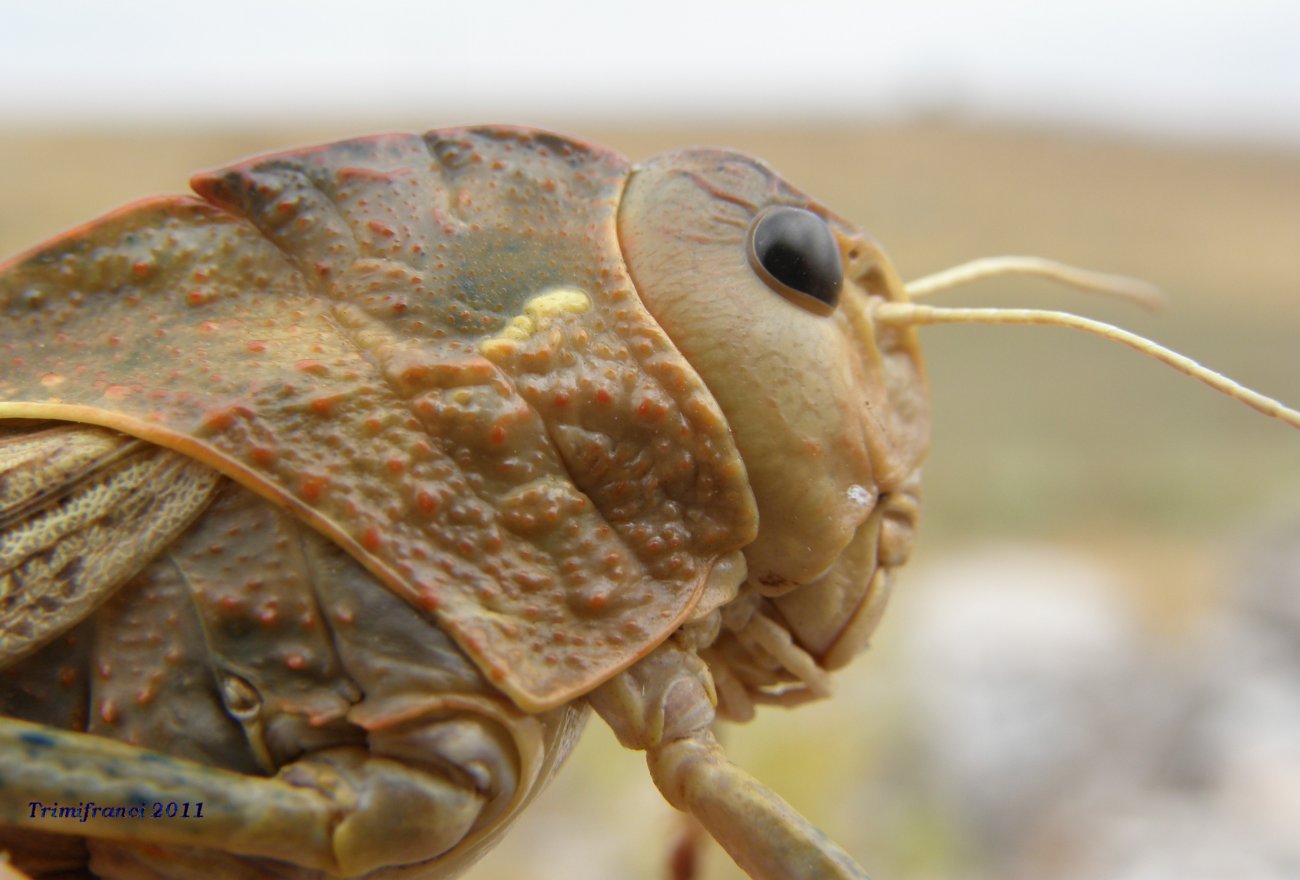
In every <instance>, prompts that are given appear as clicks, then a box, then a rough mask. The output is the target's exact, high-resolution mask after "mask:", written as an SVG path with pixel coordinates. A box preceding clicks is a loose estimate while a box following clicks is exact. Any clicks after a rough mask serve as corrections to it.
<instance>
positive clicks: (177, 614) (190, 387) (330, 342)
mask: <svg viewBox="0 0 1300 880" xmlns="http://www.w3.org/2000/svg"><path fill="white" fill-rule="evenodd" d="M194 188H195V190H196V191H197V192H198V193H199V195H200V196H202V197H203V200H198V199H193V198H186V197H176V198H164V199H156V200H152V201H147V202H143V203H139V204H136V205H132V206H129V207H127V208H124V209H122V210H120V211H118V212H115V213H113V214H111V215H109V216H107V217H105V218H102V219H101V220H99V221H96V222H94V223H92V224H90V225H88V226H85V227H82V228H80V229H77V230H74V231H73V232H71V233H68V234H67V235H65V236H63V237H61V238H59V239H57V240H55V241H54V242H51V243H49V244H47V245H44V246H42V247H41V248H38V249H36V250H34V251H32V252H30V253H28V254H24V255H21V256H20V257H18V258H16V259H14V260H12V261H10V262H9V263H7V264H4V265H3V266H0V312H2V313H3V321H4V324H3V330H2V332H0V362H3V363H4V365H5V366H4V371H3V373H0V561H2V562H3V568H2V569H0V577H2V578H3V580H0V714H2V715H3V716H7V717H0V756H2V757H3V761H0V768H3V769H0V849H3V848H10V849H11V850H12V851H13V853H14V855H15V858H16V859H17V863H18V864H19V866H21V867H24V868H25V869H26V870H28V871H29V872H32V873H36V874H39V873H42V872H46V871H62V870H78V871H84V870H89V871H90V872H92V873H93V874H95V875H97V876H101V877H135V876H141V875H143V874H146V873H150V872H151V873H152V875H155V876H176V877H188V876H194V877H200V876H201V877H216V876H230V877H245V876H317V875H318V874H317V872H323V873H324V874H328V875H347V876H375V877H380V876H382V877H399V876H412V877H414V876H426V877H442V876H452V875H454V874H455V873H457V872H458V871H459V870H460V869H461V868H463V867H464V866H465V865H467V864H468V863H470V862H472V861H473V859H475V858H476V857H477V856H478V855H480V854H481V853H482V852H483V851H484V850H485V849H486V847H487V846H488V845H490V843H491V841H492V840H493V839H495V837H496V836H497V835H499V834H500V833H501V832H502V831H503V830H504V829H505V828H506V827H507V826H508V825H509V822H510V820H511V819H512V818H513V817H514V816H515V815H516V814H517V813H518V812H519V810H520V809H522V808H523V806H525V805H526V803H527V801H528V800H529V799H530V798H531V797H532V796H533V795H534V794H535V793H536V791H537V790H539V789H540V787H541V786H542V785H543V784H544V783H545V781H546V780H547V779H548V778H549V777H550V775H551V774H552V773H553V772H554V770H555V769H556V767H557V766H558V764H559V763H560V761H562V760H563V758H564V756H565V755H566V754H567V752H568V750H569V748H570V747H571V745H572V743H573V742H574V740H575V738H576V735H577V732H578V730H579V728H580V725H581V723H582V720H583V718H584V717H585V714H584V710H585V708H586V706H588V705H590V706H591V707H593V708H594V709H595V710H596V711H597V713H598V714H600V715H601V717H602V718H603V719H604V720H605V721H606V722H607V723H609V724H610V725H611V727H612V728H613V729H614V731H615V732H616V734H617V735H618V736H619V738H620V740H621V741H622V742H623V743H624V744H625V745H627V746H629V747H631V748H636V749H643V750H645V751H646V752H647V757H648V759H649V763H650V769H651V773H652V775H653V777H654V779H655V781H656V783H657V785H658V786H659V788H660V790H661V791H662V792H663V793H664V795H665V797H667V798H668V800H669V801H670V802H671V803H673V804H674V805H675V806H677V807H679V808H681V809H684V810H687V811H690V812H692V813H693V814H694V815H695V816H696V817H697V818H698V819H699V820H700V821H701V823H702V824H703V825H704V826H705V827H706V828H707V829H708V830H709V831H710V833H711V834H712V835H713V836H714V837H715V838H717V839H718V840H719V842H720V843H722V845H723V846H724V847H726V848H727V850H728V852H729V853H731V855H732V856H733V857H734V858H735V859H736V860H737V862H738V863H740V865H741V866H742V867H743V868H745V870H747V871H748V872H749V873H750V874H751V875H752V876H754V877H756V878H778V877H780V878H785V877H808V878H814V877H816V878H821V877H841V878H847V877H861V876H863V875H862V872H861V869H860V868H858V867H857V866H856V865H855V864H854V863H853V862H852V860H851V859H850V858H849V857H848V856H847V855H845V854H844V853H843V852H842V851H840V850H839V849H838V848H836V847H835V846H834V845H833V844H831V843H829V842H828V841H826V840H825V838H824V837H822V836H821V835H820V834H819V833H818V832H816V830H815V829H813V828H811V826H809V825H808V824H807V823H806V822H805V821H804V820H803V819H802V818H801V817H799V816H798V815H797V814H796V813H795V812H794V811H793V810H792V809H791V808H790V807H789V806H788V805H786V804H785V803H784V802H783V801H781V800H780V799H779V798H778V797H776V796H775V795H773V794H772V793H771V792H769V791H768V790H767V789H765V788H764V787H763V786H761V785H760V784H759V783H758V782H757V781H755V780H753V779H752V778H750V777H749V776H748V775H746V774H745V773H744V772H743V771H741V770H740V769H739V768H737V767H735V766H734V765H732V764H730V763H729V762H728V761H727V760H726V758H725V756H724V755H723V753H722V751H721V749H720V748H719V747H718V745H717V743H716V741H715V740H714V739H713V736H712V733H711V725H712V722H713V720H714V717H715V714H716V715H718V716H721V717H724V718H731V719H737V720H743V719H746V718H748V717H749V716H750V715H752V712H753V706H754V704H755V703H762V702H777V703H786V704H791V703H797V702H799V701H802V700H805V699H809V698H815V697H819V696H824V695H825V694H826V693H827V683H826V674H827V671H828V670H830V669H833V668H836V667H838V666H840V665H842V664H843V663H845V662H847V660H848V659H849V658H851V657H852V656H853V655H854V654H855V653H856V652H857V651H858V650H859V649H860V648H861V647H862V646H863V645H864V644H865V643H866V640H867V638H868V637H869V636H870V634H871V631H872V630H873V629H874V627H875V624H876V622H877V621H878V620H879V617H880V614H881V612H882V610H883V607H884V603H885V601H886V599H887V597H888V592H889V576H890V572H891V571H892V569H893V568H895V567H896V566H898V565H901V564H902V563H903V562H905V561H906V559H907V556H908V553H909V551H910V547H911V541H912V535H913V531H914V528H915V523H916V517H917V505H918V502H917V490H918V483H919V466H920V462H921V459H922V457H923V456H924V453H925V448H926V445H927V443H928V432H929V421H928V401H927V396H926V392H925V382H924V376H923V371H922V367H921V362H920V354H919V348H918V346H917V342H916V338H915V331H914V330H913V328H912V326H911V325H912V324H913V323H917V322H921V321H931V320H939V319H951V318H945V317H944V316H945V314H946V315H953V314H956V313H957V312H958V311H960V310H946V311H945V310H934V309H929V310H926V309H925V307H913V306H911V305H910V302H909V297H908V294H907V291H906V290H905V288H904V286H903V285H902V284H901V282H900V281H899V280H898V278H897V277H896V276H895V274H894V272H893V269H892V268H891V267H890V265H889V263H888V261H887V260H886V259H885V257H884V256H883V254H882V253H881V252H880V250H879V248H878V247H877V246H876V245H875V244H874V243H873V242H872V241H870V239H868V238H867V237H866V236H864V235H863V234H862V233H860V232H858V231H857V230H855V229H853V228H852V227H851V226H849V225H848V224H847V223H845V222H844V221H842V220H841V219H839V218H838V217H836V216H835V215H833V214H832V213H830V212H829V211H827V210H826V209H825V208H824V207H822V206H821V205H820V204H818V203H816V202H815V201H813V200H811V199H810V198H809V197H807V196H806V195H804V194H802V193H800V192H798V191H797V190H795V189H793V188H791V187H789V186H788V185H787V184H785V183H784V182H783V181H781V179H780V178H779V177H777V176H776V175H775V174H774V173H773V172H772V171H771V170H770V169H769V168H767V167H766V166H765V165H763V164H762V163H760V162H757V161H755V160H753V159H749V158H747V157H744V156H740V155H738V154H735V153H730V152H725V151H719V150H683V151H677V152H673V153H667V154H664V155H662V156H659V157H656V158H655V159H652V160H650V161H648V162H646V163H644V164H642V165H639V166H635V167H633V166H631V165H629V164H628V163H627V162H625V161H624V160H623V159H621V158H620V157H618V156H616V155H614V154H612V153H610V152H608V151H606V150H603V149H600V148H596V147H592V146H590V145H587V144H582V143H580V142H576V141H573V140H569V139H566V138H563V137H559V136H556V135H551V134H546V133H542V132H535V131H530V130H524V129H515V128H506V127H492V128H480V129H454V130H441V131H434V132H430V133H429V134H426V135H424V136H413V135H389V136H381V137H376V138H369V139H363V140H356V141H347V142H343V143H339V144H334V145H329V146H325V147H319V148H312V149H306V150H300V151H294V152H288V153H283V154H278V155H273V156H268V157H263V158H259V159H255V160H252V161H249V162H246V163H243V164H240V165H236V166H233V167H231V168H228V169H223V170H220V171H216V172H211V173H208V174H203V175H200V176H198V177H197V178H195V180H194ZM778 209H796V210H795V212H794V215H793V218H794V219H793V222H796V224H805V225H807V224H809V223H811V226H812V233H813V235H814V237H817V236H820V238H819V239H818V240H819V241H820V242H821V247H820V251H819V253H821V254H822V257H819V259H824V258H826V255H827V254H829V255H830V257H829V258H830V259H831V260H832V262H834V258H835V254H836V252H838V257H839V259H840V260H841V261H842V268H841V266H840V264H838V263H836V264H835V266H834V271H835V272H838V273H839V274H836V275H833V276H828V277H823V278H821V279H820V282H821V283H819V284H816V285H811V286H809V287H808V288H807V289H806V290H803V289H800V288H799V287H798V286H797V285H798V283H799V282H798V281H797V280H796V281H794V282H789V281H788V278H789V277H790V276H788V275H787V274H785V271H786V270H785V269H783V268H781V267H775V268H774V270H773V272H771V273H769V272H768V271H767V266H766V265H765V264H764V265H760V266H759V268H760V269H762V270H763V271H762V272H756V271H755V265H754V261H755V259H756V258H755V257H754V255H753V251H752V242H753V238H754V236H753V234H752V232H753V228H754V227H755V225H756V224H757V223H759V222H763V221H761V220H760V219H756V218H763V217H767V216H771V215H772V214H773V212H774V211H777V210H778ZM810 217H811V218H812V219H811V220H810V219H809V218H810ZM786 219H790V218H789V216H787V218H786ZM818 271H827V270H826V269H825V266H822V267H821V268H820V269H819V270H818ZM760 276H763V277H760ZM791 283H793V284H794V285H795V287H793V288H792V289H786V288H787V287H789V285H790V284H791ZM945 283H948V282H945ZM828 292H830V293H829V294H828ZM805 294H806V295H805ZM816 297H822V298H823V299H822V300H816V301H814V300H815V299H816ZM936 316H937V317H936ZM59 798H62V799H63V800H64V801H65V802H66V801H68V800H71V799H73V798H76V799H79V800H80V801H82V802H88V801H91V800H94V801H96V802H98V803H99V804H101V805H108V806H124V807H125V806H129V805H132V804H134V803H135V802H137V801H139V802H145V801H155V800H157V801H168V802H170V801H179V802H184V803H198V802H203V803H204V805H205V806H206V808H207V810H208V813H207V816H206V818H205V819H204V821H203V822H201V823H199V822H193V823H185V822H156V823H125V822H120V821H116V820H115V819H114V818H113V817H105V816H99V815H96V816H87V818H86V820H85V821H78V822H77V823H64V824H59V823H50V822H41V821H38V820H37V818H36V817H35V815H34V814H32V815H29V814H30V813H31V812H32V808H31V807H30V805H31V804H32V803H36V802H39V803H41V804H43V805H44V804H47V803H52V802H55V801H57V800H58V799H59ZM294 866H296V867H294ZM286 872H287V873H286Z"/></svg>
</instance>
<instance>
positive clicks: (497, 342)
mask: <svg viewBox="0 0 1300 880" xmlns="http://www.w3.org/2000/svg"><path fill="white" fill-rule="evenodd" d="M590 308H591V298H590V297H589V296H587V294H586V293H585V292H584V291H582V290H579V289H578V288H576V287H556V288H554V289H552V290H548V291H547V292H546V293H539V294H538V295H537V296H535V297H533V298H532V299H530V300H528V302H526V303H524V313H523V314H522V315H516V316H515V317H513V318H511V319H510V321H509V323H507V324H506V326H505V327H502V328H501V332H500V333H498V334H497V335H495V336H490V337H488V338H487V339H484V340H483V341H482V342H480V343H479V351H480V352H482V353H483V354H484V355H487V356H488V357H491V356H493V355H500V354H507V353H509V352H511V351H513V350H514V348H515V344H516V343H519V342H523V341H524V340H525V339H528V337H530V336H532V335H533V334H534V333H536V332H537V331H538V330H539V329H541V328H542V327H543V326H545V325H546V324H547V323H549V319H551V318H556V317H559V316H561V315H565V314H579V313H581V312H585V311H587V310H588V309H590Z"/></svg>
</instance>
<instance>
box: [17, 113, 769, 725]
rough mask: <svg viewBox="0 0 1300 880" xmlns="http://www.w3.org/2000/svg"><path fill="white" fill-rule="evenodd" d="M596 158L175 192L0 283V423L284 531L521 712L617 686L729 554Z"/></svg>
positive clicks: (495, 138)
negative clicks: (406, 605)
mask: <svg viewBox="0 0 1300 880" xmlns="http://www.w3.org/2000/svg"><path fill="white" fill-rule="evenodd" d="M626 174H627V166H626V164H625V163H624V162H623V160H622V159H620V158H619V157H617V156H615V155H614V154H612V153H609V152H606V151H603V150H599V149H596V148H592V147H589V146H586V145H582V144H579V143H576V142H573V141H569V140H566V139H563V138H559V137H556V136H553V135H545V134H541V133H537V132H530V131H524V130H517V129H506V128H488V129H476V130H463V131H462V130H447V131H439V132H434V133H431V134H429V135H427V136H424V137H420V136H411V135H392V136H384V137H378V138H371V139H366V140H359V141H350V142H345V143H340V144H335V145H332V146H327V147H322V148H317V149H311V150H303V151H298V152H292V153H286V154H282V155H278V156H271V157H265V158H261V159H257V160H253V161H251V162H248V163H246V164H242V165H238V166H234V167H232V168H228V169H224V170H220V171H216V172H212V173H209V174H204V175H200V176H199V177H198V178H196V179H195V181H194V186H195V189H196V190H197V191H198V193H199V194H200V195H202V196H203V197H204V198H205V199H206V200H207V201H206V202H200V201H197V200H193V199H186V198H171V199H160V200H155V201H152V202H147V203H143V204H140V205H137V206H133V207H131V208H128V209H125V210H123V211H121V212H119V213H117V214H115V215H112V216H110V217H108V218H105V219H103V220H101V221H99V222H97V223H95V224H93V225H91V226H88V227H85V228H83V229H80V230H76V231H74V232H73V233H70V234H69V235H68V236H65V237H64V238H62V239H60V240H58V241H56V242H54V243H53V244H51V245H49V246H47V247H45V248H44V249H42V250H39V251H36V252H33V253H31V254H28V255H25V256H24V257H21V258H19V259H18V260H16V261H14V262H11V263H10V264H8V265H6V266H4V267H2V271H3V275H2V277H0V312H2V313H3V319H4V321H5V327H6V332H5V333H4V336H3V338H2V339H0V357H2V358H3V360H4V363H5V365H6V366H5V371H4V373H3V376H0V401H3V402H0V418H31V417H36V418H55V419H67V420H75V421H85V422H89V423H94V424H100V425H104V426H108V427H113V428H117V429H118V430H122V431H125V432H127V433H131V434H135V435H137V436H139V437H142V438H144V439H147V440H150V441H152V442H155V443H158V444H161V445H164V446H168V447H171V448H173V449H177V450H179V451H181V452H183V453H185V454H187V455H190V456H192V457H194V458H197V459H199V460H201V461H203V462H205V463H207V464H209V465H211V466H212V467H214V468H216V469H218V470H220V471H222V472H224V473H226V474H227V475H229V476H231V477H233V478H235V479H236V480H239V481H240V482H242V483H244V484H245V485H246V486H248V487H249V488H251V489H253V490H254V491H256V492H258V493H260V494H261V495H263V496H264V497H267V498H270V499H271V500H274V501H276V502H277V503H279V504H282V505H285V506H287V507H288V508H290V509H291V510H293V511H294V512H295V513H296V515H298V516H300V517H302V518H303V519H304V520H306V521H307V522H308V523H310V524H311V525H313V526H314V527H315V528H317V529H318V530H319V531H321V532H322V533H323V534H325V535H326V536H327V537H329V538H330V539H331V540H333V541H334V542H336V543H337V544H339V545H340V546H342V547H343V548H345V549H346V550H347V551H348V552H349V553H350V554H351V555H352V556H354V557H355V558H357V559H358V560H359V561H361V562H362V563H363V564H364V565H365V566H366V567H367V568H369V569H370V570H371V571H372V572H374V573H375V574H376V575H377V576H378V577H380V578H381V579H382V580H383V581H384V582H385V583H386V584H387V585H388V586H389V587H391V588H392V589H393V590H395V591H396V592H397V593H398V594H399V595H401V596H403V597H404V598H406V599H407V600H408V601H410V602H411V603H413V604H415V605H417V606H418V607H420V608H422V609H424V610H425V611H426V612H430V613H432V614H434V615H436V616H437V618H438V619H439V621H440V622H441V623H442V624H443V625H444V626H446V627H447V629H448V630H449V631H450V632H451V634H452V635H453V637H454V638H455V639H456V640H457V642H458V643H459V644H460V645H461V647H462V648H464V649H465V650H466V651H467V653H468V654H469V655H470V656H471V657H472V658H473V659H474V660H475V661H476V662H477V663H478V664H479V665H480V667H481V668H482V669H483V670H484V672H485V673H486V674H487V675H488V677H489V678H490V679H491V680H492V681H493V682H494V683H495V684H496V685H497V686H499V687H501V688H502V689H503V690H504V691H506V692H507V693H508V694H509V695H510V696H511V697H512V698H513V699H514V700H515V701H516V702H517V703H518V704H519V705H520V706H522V707H524V708H526V709H529V710H539V709H543V708H547V707H550V706H554V705H558V704H560V703H562V702H565V701H568V700H570V699H572V698H573V697H574V696H576V695H577V694H580V693H582V692H584V691H585V690H587V689H589V688H590V687H592V686H594V685H595V684H596V683H598V682H599V681H601V680H603V679H605V678H608V677H609V676H610V675H612V674H614V673H615V672H617V671H618V670H619V669H621V668H624V667H626V666H627V665H628V664H630V663H632V662H633V661H634V660H635V659H636V658H637V657H638V656H641V655H642V654H644V653H645V652H646V651H648V650H650V649H651V648H652V647H653V646H654V645H655V644H657V643H658V642H659V641H660V640H662V639H663V638H665V637H666V636H667V635H668V633H670V632H671V631H672V630H673V629H674V628H675V627H676V626H678V625H679V624H680V623H681V622H682V621H683V620H684V619H685V618H686V617H687V616H688V615H689V613H690V611H691V608H692V606H693V605H694V604H695V603H696V602H697V601H698V600H699V597H700V595H701V593H702V591H703V590H704V585H705V583H706V580H707V578H708V576H709V573H710V570H711V569H712V567H713V566H714V563H715V561H716V560H717V559H718V558H719V557H722V556H725V555H726V554H729V553H732V552H734V551H735V550H736V549H737V548H738V547H740V546H742V545H744V544H746V543H748V542H749V541H750V540H751V538H752V537H753V531H754V521H755V514H754V509H753V501H752V496H751V494H750V489H749V487H748V484H747V482H746V479H745V471H744V467H743V465H742V463H741V461H740V458H739V456H738V454H737V452H736V449H735V447H734V445H733V442H732V439H731V435H730V433H729V431H728V428H727V423H726V420H725V418H724V416H723V414H722V413H721V412H720V411H719V409H718V407H717V405H716V404H715V402H714V399H713V397H712V396H711V395H710V394H709V392H708V390H707V389H706V388H705V386H704V384H703V383H702V382H701V381H700V379H699V377H698V376H697V375H696V373H695V371H694V370H693V369H692V368H691V366H690V365H689V364H687V363H686V362H685V361H684V360H683V359H682V357H681V356H680V354H679V353H678V351H677V349H676V348H675V347H674V345H673V344H672V343H671V342H670V341H669V338H668V337H667V336H666V335H665V334H664V332H663V330H662V329H661V328H660V327H659V326H658V324H657V323H656V322H655V321H654V319H653V318H652V317H651V315H650V314H649V313H648V312H647V311H646V309H645V308H644V306H643V305H642V304H641V301H640V300H639V299H638V297H637V296H636V294H635V292H634V291H633V289H632V285H631V281H630V280H629V278H628V274H627V272H626V269H625V267H624V265H623V260H622V257H621V255H620V253H619V250H618V246H617V242H616V234H615V228H614V222H615V221H614V218H615V210H616V206H617V203H618V199H619V197H620V195H621V192H622V189H623V185H624V183H625V178H626Z"/></svg>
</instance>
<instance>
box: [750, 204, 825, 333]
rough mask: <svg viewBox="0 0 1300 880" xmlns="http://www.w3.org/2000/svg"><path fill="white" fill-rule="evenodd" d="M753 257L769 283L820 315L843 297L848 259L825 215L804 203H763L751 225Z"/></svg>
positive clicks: (758, 270)
mask: <svg viewBox="0 0 1300 880" xmlns="http://www.w3.org/2000/svg"><path fill="white" fill-rule="evenodd" d="M749 262H750V265H752V266H753V267H754V271H755V272H756V273H758V277H760V278H762V279H763V281H764V282H765V283H766V284H767V286H768V287H770V288H772V289H773V290H775V291H776V292H777V293H780V294H782V295H783V296H786V297H788V298H789V299H791V300H793V301H794V302H796V303H797V304H799V305H801V306H803V307H804V308H806V309H809V310H810V311H813V312H816V313H817V314H819V315H829V314H830V313H831V312H832V311H833V310H834V309H835V304H836V303H838V302H839V299H840V287H841V285H842V284H843V283H844V263H843V261H842V260H841V259H840V248H839V245H838V244H836V243H835V236H834V235H833V234H832V233H831V230H830V227H829V226H827V225H826V221H825V220H823V219H822V218H821V217H818V216H817V215H816V214H814V213H813V212H812V211H806V210H804V209H803V208H791V207H771V208H764V209H763V210H762V211H760V212H759V214H758V216H757V217H755V218H754V222H753V223H752V224H751V225H750V227H749Z"/></svg>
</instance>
